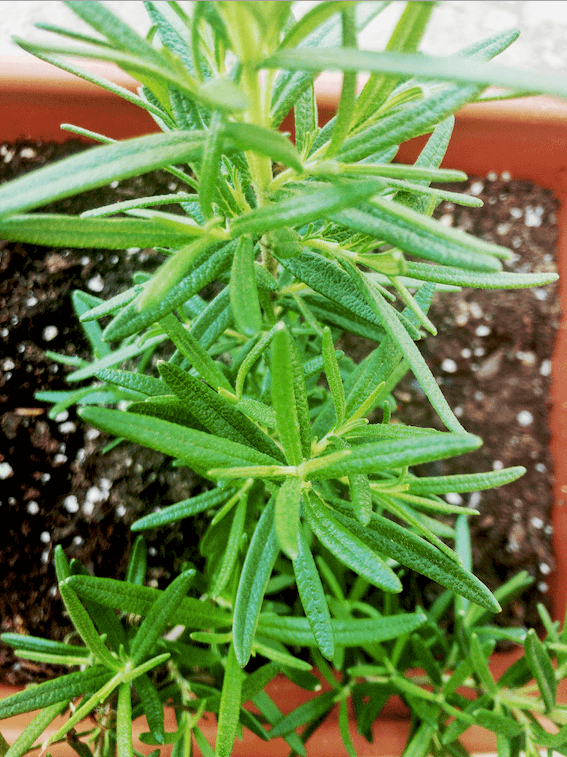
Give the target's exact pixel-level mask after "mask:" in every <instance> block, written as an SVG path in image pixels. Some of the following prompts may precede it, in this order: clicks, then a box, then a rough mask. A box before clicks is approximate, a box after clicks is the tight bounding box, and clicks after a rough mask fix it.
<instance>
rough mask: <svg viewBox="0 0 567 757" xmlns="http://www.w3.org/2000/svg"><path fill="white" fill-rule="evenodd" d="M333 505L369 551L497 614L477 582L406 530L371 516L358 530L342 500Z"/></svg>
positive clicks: (497, 607) (493, 601) (495, 605)
mask: <svg viewBox="0 0 567 757" xmlns="http://www.w3.org/2000/svg"><path fill="white" fill-rule="evenodd" d="M333 505H334V506H335V508H336V510H333V514H334V516H335V518H336V519H337V520H338V521H340V523H341V524H343V525H344V527H346V528H348V530H349V531H352V533H353V534H354V535H355V536H357V537H358V538H359V539H360V540H361V541H363V542H365V543H366V544H367V545H368V546H369V547H370V548H371V549H373V550H376V551H377V552H379V553H380V554H381V555H384V556H388V557H391V558H393V559H394V560H397V561H398V562H399V563H401V564H402V565H406V566H407V567H408V568H412V570H416V571H418V572H419V573H421V574H422V575H424V576H428V577H429V578H432V579H433V580H434V581H437V582H438V583H440V584H441V585H442V586H446V587H448V588H450V589H452V590H453V591H455V592H456V593H458V594H461V595H462V596H464V597H467V599H470V600H471V601H472V602H475V604H477V605H479V606H480V607H484V608H485V609H487V610H490V611H492V612H499V611H500V605H499V604H498V602H497V601H496V599H495V598H494V596H493V595H492V594H491V593H490V591H489V590H488V589H487V588H486V586H485V585H484V584H483V583H482V582H481V581H479V580H478V578H476V577H475V576H474V575H473V574H472V573H469V572H468V571H467V570H465V569H464V568H463V567H462V566H461V565H459V563H457V562H455V560H453V559H451V558H450V557H448V556H447V555H445V554H444V553H443V552H441V551H440V550H438V549H437V548H436V547H434V546H433V545H432V544H429V543H428V542H426V541H425V540H424V539H422V538H421V537H419V536H417V535H416V534H413V533H412V532H411V531H409V530H408V529H407V528H403V527H402V526H399V525H398V524H397V523H394V522H393V521H391V520H389V519H388V518H384V517H383V516H381V515H378V513H372V515H371V518H370V522H369V524H368V525H367V526H361V525H360V523H358V521H356V520H355V519H354V518H353V517H352V515H353V514H354V513H353V512H352V511H350V512H349V508H348V507H345V502H344V501H343V500H336V499H333Z"/></svg>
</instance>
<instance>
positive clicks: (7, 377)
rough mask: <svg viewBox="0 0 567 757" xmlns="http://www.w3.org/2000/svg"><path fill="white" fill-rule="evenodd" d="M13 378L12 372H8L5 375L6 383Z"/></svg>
mask: <svg viewBox="0 0 567 757" xmlns="http://www.w3.org/2000/svg"><path fill="white" fill-rule="evenodd" d="M11 378H12V371H6V373H5V374H4V379H5V380H6V381H9V380H10V379H11Z"/></svg>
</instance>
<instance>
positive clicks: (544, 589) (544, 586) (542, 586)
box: [537, 581, 549, 594]
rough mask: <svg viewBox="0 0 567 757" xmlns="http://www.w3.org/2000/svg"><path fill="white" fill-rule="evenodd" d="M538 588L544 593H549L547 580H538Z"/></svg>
mask: <svg viewBox="0 0 567 757" xmlns="http://www.w3.org/2000/svg"><path fill="white" fill-rule="evenodd" d="M537 588H538V589H539V590H540V591H541V593H542V594H547V592H548V591H549V585H548V584H546V582H545V581H538V583H537Z"/></svg>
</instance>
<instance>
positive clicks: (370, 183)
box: [0, 179, 384, 238]
mask: <svg viewBox="0 0 567 757" xmlns="http://www.w3.org/2000/svg"><path fill="white" fill-rule="evenodd" d="M383 187H384V183H383V182H382V181H380V180H371V179H368V180H366V181H357V182H352V183H350V184H344V185H340V186H332V187H325V188H323V189H316V190H314V191H312V192H305V193H303V194H300V195H298V196H297V197H290V198H288V199H286V200H280V201H279V202H275V203H273V204H271V205H266V206H264V207H262V208H257V209H255V210H251V211H250V212H249V213H244V214H243V215H242V216H240V218H236V219H235V220H234V221H233V222H232V224H231V227H230V232H231V236H232V237H233V238H234V237H238V236H240V235H241V234H264V233H266V232H268V231H272V230H273V229H281V228H283V227H285V226H302V225H303V224H305V223H309V222H310V221H316V220H319V219H321V218H324V217H326V216H328V215H330V214H331V213H337V212H338V211H340V210H342V209H344V208H349V207H351V206H352V205H356V204H357V203H358V202H360V200H362V199H364V198H366V197H370V196H372V195H374V194H376V193H377V192H379V191H380V190H381V189H382V188H383ZM0 208H1V206H0Z"/></svg>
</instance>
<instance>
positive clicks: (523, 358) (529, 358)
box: [516, 350, 537, 366]
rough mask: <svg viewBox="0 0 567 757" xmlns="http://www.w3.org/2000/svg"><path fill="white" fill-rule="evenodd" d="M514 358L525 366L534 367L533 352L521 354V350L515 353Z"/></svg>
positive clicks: (535, 357)
mask: <svg viewBox="0 0 567 757" xmlns="http://www.w3.org/2000/svg"><path fill="white" fill-rule="evenodd" d="M516 357H517V358H518V360H519V361H520V362H522V363H523V364H524V365H526V366H531V365H534V363H535V361H536V359H537V356H536V354H535V352H530V351H528V352H523V351H522V350H518V352H516Z"/></svg>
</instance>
